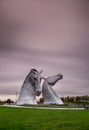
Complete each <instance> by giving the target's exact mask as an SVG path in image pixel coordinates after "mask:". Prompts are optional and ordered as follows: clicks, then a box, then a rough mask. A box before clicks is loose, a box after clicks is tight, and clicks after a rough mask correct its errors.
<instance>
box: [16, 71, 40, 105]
mask: <svg viewBox="0 0 89 130" xmlns="http://www.w3.org/2000/svg"><path fill="white" fill-rule="evenodd" d="M40 84H41V72H38V71H37V70H36V69H31V71H30V73H29V74H28V75H27V77H26V79H25V81H24V83H23V85H22V87H21V91H20V95H19V98H18V100H17V103H16V104H17V105H23V104H37V102H36V96H39V95H40V94H41V85H40Z"/></svg>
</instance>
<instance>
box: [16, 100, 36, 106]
mask: <svg viewBox="0 0 89 130" xmlns="http://www.w3.org/2000/svg"><path fill="white" fill-rule="evenodd" d="M24 104H34V105H35V104H37V101H36V100H18V101H17V103H16V105H24Z"/></svg>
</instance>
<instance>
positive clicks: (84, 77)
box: [0, 0, 89, 95]
mask: <svg viewBox="0 0 89 130" xmlns="http://www.w3.org/2000/svg"><path fill="white" fill-rule="evenodd" d="M88 35H89V2H88V1H87V0H86V1H84V0H79V1H77V0H72V1H71V0H68V1H65V0H59V1H58V0H55V1H54V0H49V1H45V0H42V1H41V0H38V1H36V0H34V1H32V0H30V1H28V0H26V1H24V0H19V1H18V0H8V1H7V0H2V1H1V2H0V59H1V62H0V93H1V94H4V93H5V94H14V93H15V92H16V91H17V89H20V87H21V84H20V83H22V82H23V80H24V77H25V76H26V75H27V73H28V71H29V70H30V68H37V69H39V70H40V69H43V71H44V73H43V75H44V76H45V77H47V76H50V75H54V74H56V73H59V72H61V73H63V75H64V80H62V82H61V83H59V84H60V86H62V87H60V88H58V85H59V84H57V85H56V86H55V90H57V92H58V93H59V94H62V95H73V94H74V95H78V94H87V93H88V92H89V89H88V85H89V84H88V79H89V73H88V72H89V67H88V66H89V58H88V56H89V51H88V50H89V36H88ZM19 81H20V83H19ZM6 84H7V85H6ZM2 85H3V88H2ZM83 86H85V88H83ZM9 90H10V91H9Z"/></svg>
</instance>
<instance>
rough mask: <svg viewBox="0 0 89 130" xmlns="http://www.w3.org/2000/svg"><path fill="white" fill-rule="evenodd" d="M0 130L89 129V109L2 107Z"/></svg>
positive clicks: (0, 108) (0, 110) (0, 109)
mask: <svg viewBox="0 0 89 130" xmlns="http://www.w3.org/2000/svg"><path fill="white" fill-rule="evenodd" d="M0 130H89V111H86V110H41V109H28V108H9V107H0Z"/></svg>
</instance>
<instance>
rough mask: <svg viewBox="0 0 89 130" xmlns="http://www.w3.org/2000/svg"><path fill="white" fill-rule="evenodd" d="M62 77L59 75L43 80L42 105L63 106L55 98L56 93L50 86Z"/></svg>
mask: <svg viewBox="0 0 89 130" xmlns="http://www.w3.org/2000/svg"><path fill="white" fill-rule="evenodd" d="M62 78H63V76H62V75H61V74H58V75H55V76H51V77H48V78H47V79H45V78H44V82H43V85H42V95H43V99H44V104H63V102H62V100H61V99H60V98H59V97H58V96H57V94H56V92H55V91H54V90H53V89H52V86H53V85H54V84H55V83H56V82H57V81H58V80H60V79H62Z"/></svg>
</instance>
